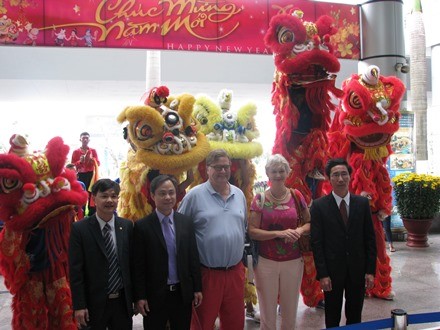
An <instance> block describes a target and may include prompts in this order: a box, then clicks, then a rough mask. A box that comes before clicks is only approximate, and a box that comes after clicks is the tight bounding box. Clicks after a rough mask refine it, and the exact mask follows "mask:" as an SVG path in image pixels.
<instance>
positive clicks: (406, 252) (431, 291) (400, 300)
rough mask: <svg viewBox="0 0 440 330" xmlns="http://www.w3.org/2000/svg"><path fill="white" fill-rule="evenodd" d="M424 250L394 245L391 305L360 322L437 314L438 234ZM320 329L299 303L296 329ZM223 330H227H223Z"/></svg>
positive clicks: (369, 308)
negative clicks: (395, 314) (397, 312)
mask: <svg viewBox="0 0 440 330" xmlns="http://www.w3.org/2000/svg"><path fill="white" fill-rule="evenodd" d="M429 243H430V246H429V247H428V248H422V249H416V248H409V247H407V246H406V245H405V243H404V242H395V244H394V245H395V247H396V249H397V251H396V252H394V253H391V261H392V264H391V265H392V267H393V272H392V276H393V289H394V291H395V292H396V298H395V299H394V301H385V300H380V299H375V298H367V299H366V300H365V305H364V313H363V320H364V321H370V320H377V319H383V318H387V317H390V315H391V310H392V309H395V308H401V309H404V310H405V311H406V312H407V313H408V314H410V315H411V314H417V313H428V312H440V299H439V297H440V234H431V235H430V236H429ZM0 282H1V283H0V330H6V329H10V328H11V326H10V322H11V309H10V303H11V296H10V294H9V293H8V292H7V291H6V289H5V287H4V284H3V279H1V281H0ZM323 327H324V311H323V310H317V309H315V308H308V307H306V306H304V305H303V304H302V303H301V304H300V306H299V310H298V322H297V329H304V330H307V329H311V330H313V329H321V328H323ZM258 328H259V325H258V323H256V322H254V321H253V320H251V319H247V320H246V326H245V329H247V330H250V329H258ZM427 328H432V329H440V322H439V323H436V324H423V325H410V326H408V329H427ZM134 329H142V318H141V317H140V316H136V317H135V318H134ZM226 330H227V329H226Z"/></svg>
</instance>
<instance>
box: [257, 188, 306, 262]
mask: <svg viewBox="0 0 440 330" xmlns="http://www.w3.org/2000/svg"><path fill="white" fill-rule="evenodd" d="M262 197H263V198H264V193H262V194H257V195H256V196H255V197H254V200H253V201H252V204H251V211H254V212H257V213H261V223H260V228H261V229H263V230H268V231H273V230H285V229H288V228H292V229H295V228H296V227H298V221H297V220H298V213H297V210H296V207H295V200H294V199H293V197H291V198H290V199H289V201H288V202H287V203H274V202H271V201H269V200H268V199H267V198H266V199H264V205H262ZM301 207H303V208H304V207H307V205H306V202H305V200H304V197H303V196H301ZM259 254H260V256H262V257H263V258H266V259H270V260H274V261H288V260H293V259H297V258H299V257H300V256H301V254H300V251H299V247H298V243H297V242H295V243H285V242H284V239H280V238H275V239H271V240H267V241H259Z"/></svg>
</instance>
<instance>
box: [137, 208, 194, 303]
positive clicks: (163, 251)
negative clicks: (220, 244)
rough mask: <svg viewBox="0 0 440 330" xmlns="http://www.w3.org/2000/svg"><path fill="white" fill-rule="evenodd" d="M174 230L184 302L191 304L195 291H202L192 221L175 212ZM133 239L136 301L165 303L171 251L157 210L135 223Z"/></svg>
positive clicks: (178, 271)
mask: <svg viewBox="0 0 440 330" xmlns="http://www.w3.org/2000/svg"><path fill="white" fill-rule="evenodd" d="M174 228H175V234H176V251H177V274H178V275H179V280H180V288H181V293H182V298H183V301H184V303H191V301H192V300H193V298H194V292H201V291H202V277H201V271H200V261H199V253H198V250H197V243H196V239H195V233H194V225H193V221H192V220H191V219H190V218H189V217H187V216H185V215H183V214H181V213H178V212H174ZM133 237H134V238H133V245H134V249H135V254H134V270H133V273H134V274H133V275H134V280H133V284H134V288H135V290H134V297H135V301H137V300H140V299H147V301H148V302H149V303H150V302H159V303H160V302H163V301H164V299H165V298H166V294H167V279H168V252H167V246H166V243H165V239H164V236H163V234H162V227H161V224H160V221H159V217H158V216H157V213H156V211H154V212H153V213H151V214H150V215H148V216H147V217H145V218H143V219H141V220H139V221H136V222H135V224H134V234H133ZM150 306H151V305H150Z"/></svg>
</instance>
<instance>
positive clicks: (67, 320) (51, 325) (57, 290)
mask: <svg viewBox="0 0 440 330" xmlns="http://www.w3.org/2000/svg"><path fill="white" fill-rule="evenodd" d="M45 294H46V303H47V309H48V310H47V312H48V318H49V320H48V328H47V329H50V330H57V329H63V330H64V329H67V330H75V329H77V326H76V323H75V320H74V317H73V309H72V297H71V294H70V287H69V283H68V281H67V277H66V276H63V277H61V278H59V279H57V280H54V281H51V280H49V283H48V284H47V285H46V287H45Z"/></svg>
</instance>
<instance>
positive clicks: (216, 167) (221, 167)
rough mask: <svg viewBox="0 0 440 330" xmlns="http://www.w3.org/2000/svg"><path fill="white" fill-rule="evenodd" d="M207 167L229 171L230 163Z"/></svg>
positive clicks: (218, 170)
mask: <svg viewBox="0 0 440 330" xmlns="http://www.w3.org/2000/svg"><path fill="white" fill-rule="evenodd" d="M209 167H212V168H213V169H214V170H216V171H217V172H220V171H221V170H225V171H229V170H230V169H231V165H209Z"/></svg>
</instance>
